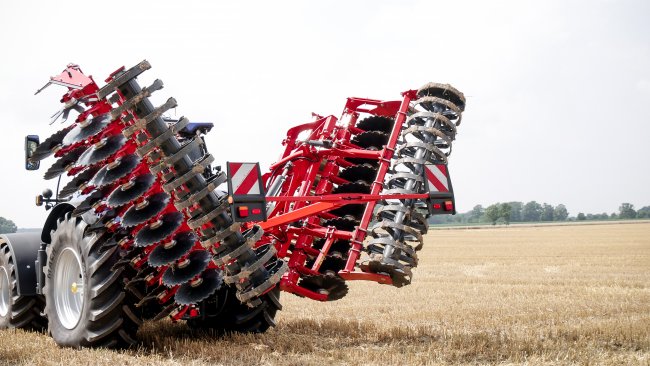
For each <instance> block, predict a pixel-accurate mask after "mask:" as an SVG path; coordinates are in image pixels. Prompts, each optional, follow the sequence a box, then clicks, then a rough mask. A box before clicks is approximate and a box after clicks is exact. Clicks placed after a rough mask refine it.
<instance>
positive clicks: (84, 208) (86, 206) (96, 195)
mask: <svg viewBox="0 0 650 366" xmlns="http://www.w3.org/2000/svg"><path fill="white" fill-rule="evenodd" d="M106 194H108V190H107V189H100V190H97V191H94V192H93V193H91V194H90V195H88V197H86V199H84V200H83V201H82V202H81V203H80V204H79V205H78V206H77V207H76V208H75V209H74V211H72V216H79V215H82V214H84V213H86V212H88V211H90V210H92V209H93V206H94V205H95V204H96V203H98V202H99V201H101V200H103V199H104V197H106Z"/></svg>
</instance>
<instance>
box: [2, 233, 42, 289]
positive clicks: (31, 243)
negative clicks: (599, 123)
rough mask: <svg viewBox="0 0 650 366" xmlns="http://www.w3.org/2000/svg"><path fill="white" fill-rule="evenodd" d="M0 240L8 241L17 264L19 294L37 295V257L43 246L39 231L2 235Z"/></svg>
mask: <svg viewBox="0 0 650 366" xmlns="http://www.w3.org/2000/svg"><path fill="white" fill-rule="evenodd" d="M0 242H4V243H7V245H8V246H9V250H10V252H11V257H12V258H13V259H14V265H15V266H16V281H17V282H18V295H19V296H33V295H36V292H37V291H36V287H37V280H36V271H37V268H36V259H37V257H38V250H39V248H40V246H41V238H40V234H39V233H38V232H29V233H13V234H2V235H0Z"/></svg>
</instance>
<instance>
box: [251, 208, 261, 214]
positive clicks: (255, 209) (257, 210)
mask: <svg viewBox="0 0 650 366" xmlns="http://www.w3.org/2000/svg"><path fill="white" fill-rule="evenodd" d="M251 212H252V213H253V215H259V214H261V213H262V209H259V208H254V209H252V210H251Z"/></svg>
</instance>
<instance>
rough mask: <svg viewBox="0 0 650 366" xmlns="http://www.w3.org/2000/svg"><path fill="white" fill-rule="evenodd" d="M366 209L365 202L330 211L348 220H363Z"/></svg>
mask: <svg viewBox="0 0 650 366" xmlns="http://www.w3.org/2000/svg"><path fill="white" fill-rule="evenodd" d="M365 209H366V205H364V204H351V205H345V206H342V207H339V208H337V209H335V210H332V211H330V213H331V214H334V215H336V216H340V217H344V218H346V219H348V220H355V221H358V220H361V216H363V211H364V210H365Z"/></svg>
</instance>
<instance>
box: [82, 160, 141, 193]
mask: <svg viewBox="0 0 650 366" xmlns="http://www.w3.org/2000/svg"><path fill="white" fill-rule="evenodd" d="M139 163H140V158H139V157H138V156H137V155H136V154H130V155H126V156H123V157H120V158H117V159H115V161H114V162H112V163H110V164H108V165H106V166H105V167H103V168H101V169H100V170H99V171H98V172H97V174H95V176H94V177H93V179H92V180H91V181H90V184H92V185H94V186H95V187H103V186H105V185H108V184H111V183H113V182H115V181H116V180H118V179H120V178H124V177H125V176H126V175H127V174H129V173H131V172H132V171H133V169H135V167H137V166H138V164H139Z"/></svg>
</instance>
